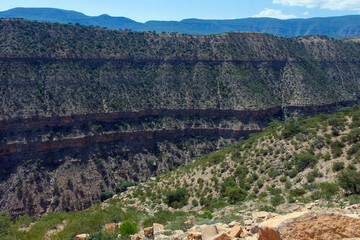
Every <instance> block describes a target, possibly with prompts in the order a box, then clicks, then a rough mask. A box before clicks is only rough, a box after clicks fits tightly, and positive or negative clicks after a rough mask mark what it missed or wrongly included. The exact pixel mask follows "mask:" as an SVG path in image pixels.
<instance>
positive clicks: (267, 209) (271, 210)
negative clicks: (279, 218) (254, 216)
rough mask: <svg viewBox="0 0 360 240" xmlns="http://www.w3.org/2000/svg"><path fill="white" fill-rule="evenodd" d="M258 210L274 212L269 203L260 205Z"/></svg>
mask: <svg viewBox="0 0 360 240" xmlns="http://www.w3.org/2000/svg"><path fill="white" fill-rule="evenodd" d="M259 211H264V212H275V211H276V209H275V208H274V207H272V206H269V205H262V206H260V207H259Z"/></svg>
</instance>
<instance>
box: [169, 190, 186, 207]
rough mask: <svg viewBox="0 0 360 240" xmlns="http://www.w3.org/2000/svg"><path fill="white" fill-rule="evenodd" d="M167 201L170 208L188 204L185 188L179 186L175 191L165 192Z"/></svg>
mask: <svg viewBox="0 0 360 240" xmlns="http://www.w3.org/2000/svg"><path fill="white" fill-rule="evenodd" d="M165 195H166V199H165V203H167V204H168V205H169V206H170V207H172V208H181V207H183V206H185V205H187V204H188V199H189V194H188V192H187V191H186V189H185V188H179V189H177V190H176V191H169V192H166V193H165Z"/></svg>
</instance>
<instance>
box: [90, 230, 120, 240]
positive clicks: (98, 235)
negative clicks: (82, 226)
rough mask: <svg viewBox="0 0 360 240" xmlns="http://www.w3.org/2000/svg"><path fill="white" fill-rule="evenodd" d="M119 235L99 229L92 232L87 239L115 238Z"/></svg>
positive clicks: (111, 239)
mask: <svg viewBox="0 0 360 240" xmlns="http://www.w3.org/2000/svg"><path fill="white" fill-rule="evenodd" d="M116 238H117V235H115V234H111V233H108V232H106V231H104V230H100V231H97V232H96V233H92V234H90V236H89V237H88V238H86V239H87V240H115V239H116Z"/></svg>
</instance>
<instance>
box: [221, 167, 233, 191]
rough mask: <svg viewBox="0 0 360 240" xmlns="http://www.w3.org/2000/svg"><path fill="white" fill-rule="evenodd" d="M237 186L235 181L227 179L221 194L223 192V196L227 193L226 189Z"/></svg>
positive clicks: (222, 186) (222, 185)
mask: <svg viewBox="0 0 360 240" xmlns="http://www.w3.org/2000/svg"><path fill="white" fill-rule="evenodd" d="M235 172H236V171H235ZM236 186H237V184H236V182H235V181H234V179H233V178H227V179H225V181H224V182H223V183H222V184H221V185H220V192H221V193H222V194H224V193H225V191H226V188H228V187H236Z"/></svg>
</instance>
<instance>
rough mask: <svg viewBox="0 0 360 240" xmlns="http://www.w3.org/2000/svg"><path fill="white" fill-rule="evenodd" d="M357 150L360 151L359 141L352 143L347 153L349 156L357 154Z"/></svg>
mask: <svg viewBox="0 0 360 240" xmlns="http://www.w3.org/2000/svg"><path fill="white" fill-rule="evenodd" d="M358 152H360V143H356V144H354V145H352V146H351V147H350V148H349V150H348V151H347V154H348V155H349V156H351V155H354V154H357V153H358Z"/></svg>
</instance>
